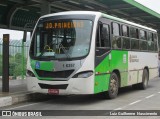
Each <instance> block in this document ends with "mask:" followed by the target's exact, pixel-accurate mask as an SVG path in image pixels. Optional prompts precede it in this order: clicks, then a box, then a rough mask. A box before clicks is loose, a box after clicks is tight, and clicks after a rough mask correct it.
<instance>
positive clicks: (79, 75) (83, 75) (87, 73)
mask: <svg viewBox="0 0 160 119" xmlns="http://www.w3.org/2000/svg"><path fill="white" fill-rule="evenodd" d="M92 75H93V71H84V72H80V73H77V74H76V75H74V76H73V78H88V77H90V76H92Z"/></svg>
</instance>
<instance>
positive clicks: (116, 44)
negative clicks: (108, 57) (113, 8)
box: [112, 22, 121, 49]
mask: <svg viewBox="0 0 160 119" xmlns="http://www.w3.org/2000/svg"><path fill="white" fill-rule="evenodd" d="M112 33H113V39H112V47H113V49H119V48H121V37H120V25H119V24H118V23H114V22H113V23H112Z"/></svg>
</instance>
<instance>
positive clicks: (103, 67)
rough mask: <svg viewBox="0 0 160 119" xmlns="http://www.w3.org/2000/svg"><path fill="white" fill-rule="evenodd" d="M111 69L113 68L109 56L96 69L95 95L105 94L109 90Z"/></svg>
mask: <svg viewBox="0 0 160 119" xmlns="http://www.w3.org/2000/svg"><path fill="white" fill-rule="evenodd" d="M110 69H111V66H110V61H109V55H107V56H106V57H105V58H104V59H103V61H102V62H101V63H100V64H99V65H98V66H97V67H96V69H95V72H96V75H95V81H94V82H95V85H94V93H99V92H104V91H107V90H108V85H109V78H110V74H109V71H110Z"/></svg>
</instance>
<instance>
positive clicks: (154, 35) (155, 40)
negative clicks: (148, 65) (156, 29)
mask: <svg viewBox="0 0 160 119" xmlns="http://www.w3.org/2000/svg"><path fill="white" fill-rule="evenodd" d="M153 39H154V50H155V51H158V46H157V45H158V43H157V40H158V38H157V34H155V33H154V34H153Z"/></svg>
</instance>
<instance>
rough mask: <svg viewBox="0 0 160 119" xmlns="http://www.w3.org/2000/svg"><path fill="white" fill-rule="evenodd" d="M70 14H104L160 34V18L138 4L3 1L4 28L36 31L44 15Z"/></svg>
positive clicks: (120, 0)
mask: <svg viewBox="0 0 160 119" xmlns="http://www.w3.org/2000/svg"><path fill="white" fill-rule="evenodd" d="M70 10H74V11H75V10H89V11H101V12H104V13H107V14H110V15H113V16H117V17H120V18H123V19H126V20H129V21H133V22H136V23H139V24H142V25H146V26H148V27H152V28H154V29H156V30H158V31H160V14H158V13H156V12H154V11H152V10H151V9H149V8H147V7H145V6H143V5H141V4H139V3H137V2H135V1H134V0H1V1H0V28H5V29H15V30H24V29H27V28H28V30H32V28H30V27H29V24H35V22H36V20H37V19H38V18H39V17H40V16H41V15H44V14H48V13H55V12H61V11H70ZM26 24H27V25H28V26H27V25H26ZM26 26H27V27H26Z"/></svg>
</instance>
